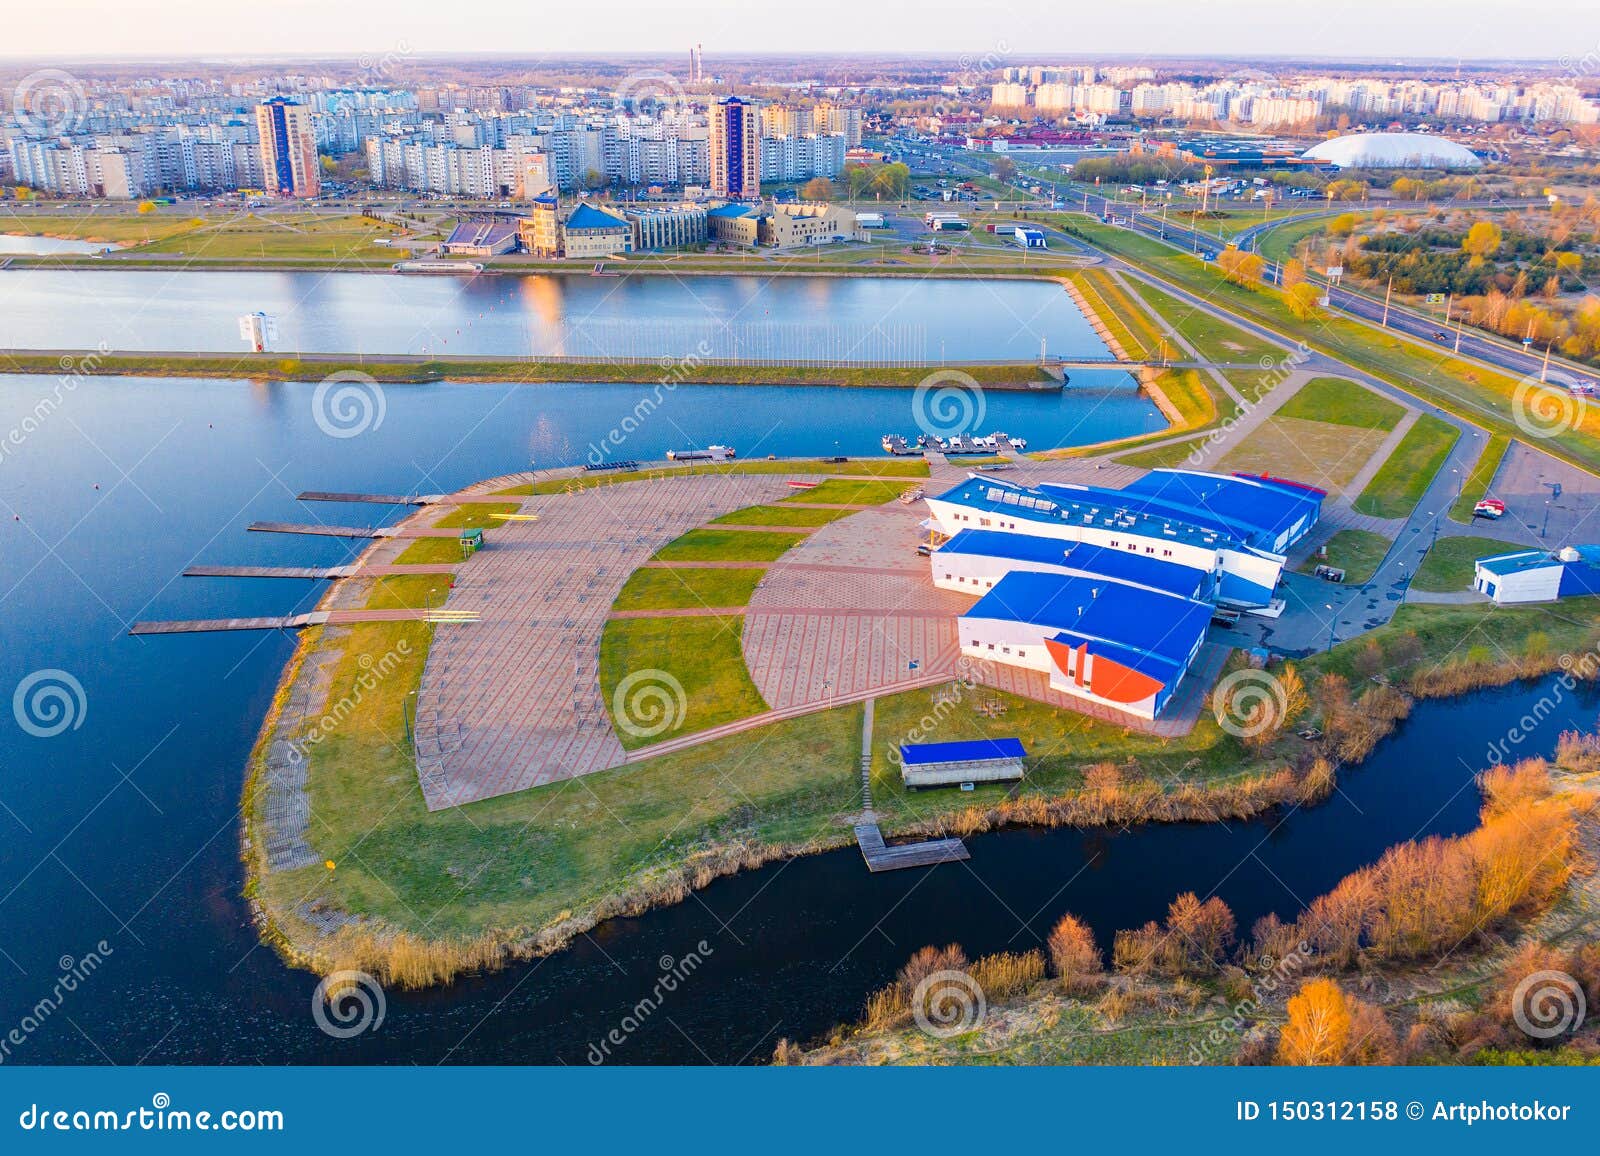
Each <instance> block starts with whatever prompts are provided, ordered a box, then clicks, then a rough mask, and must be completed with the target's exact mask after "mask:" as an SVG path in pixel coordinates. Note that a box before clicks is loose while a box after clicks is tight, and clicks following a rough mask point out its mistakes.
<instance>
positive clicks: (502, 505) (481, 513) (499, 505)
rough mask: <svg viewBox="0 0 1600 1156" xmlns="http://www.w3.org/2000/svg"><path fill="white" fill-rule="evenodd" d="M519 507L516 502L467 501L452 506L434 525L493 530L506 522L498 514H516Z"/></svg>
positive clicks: (455, 528) (450, 527) (453, 528)
mask: <svg viewBox="0 0 1600 1156" xmlns="http://www.w3.org/2000/svg"><path fill="white" fill-rule="evenodd" d="M518 509H520V506H519V504H518V503H516V502H466V503H463V504H462V505H459V506H451V507H450V508H449V510H450V512H449V513H447V514H445V516H444V517H442V518H440V519H439V520H438V521H437V522H435V523H434V525H435V526H438V527H439V528H441V529H447V530H491V529H493V528H494V527H496V526H504V525H505V524H506V522H505V519H504V518H497V517H495V515H496V514H515V513H516V512H517V510H518ZM457 549H458V550H459V549H460V548H459V547H457Z"/></svg>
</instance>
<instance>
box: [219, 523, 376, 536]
mask: <svg viewBox="0 0 1600 1156" xmlns="http://www.w3.org/2000/svg"><path fill="white" fill-rule="evenodd" d="M245 529H247V530H253V531H254V532H255V533H258V534H310V535H313V536H315V537H320V538H386V537H389V536H390V535H388V534H385V533H384V532H383V528H382V527H380V526H327V525H323V524H322V523H320V522H313V523H303V522H251V523H250V525H248V526H246V527H245Z"/></svg>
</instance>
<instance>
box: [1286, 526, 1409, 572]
mask: <svg viewBox="0 0 1600 1156" xmlns="http://www.w3.org/2000/svg"><path fill="white" fill-rule="evenodd" d="M1389 546H1390V542H1389V539H1388V538H1385V537H1384V536H1383V535H1382V534H1374V533H1373V532H1372V531H1370V530H1340V531H1338V532H1337V533H1335V534H1334V535H1333V537H1331V538H1329V539H1328V542H1327V547H1328V554H1327V557H1325V558H1323V557H1318V556H1317V555H1316V554H1313V555H1312V556H1311V557H1309V558H1307V559H1306V560H1305V561H1304V562H1302V563H1301V564H1300V573H1302V574H1310V573H1312V572H1313V571H1315V570H1316V568H1317V567H1318V566H1319V565H1328V566H1336V567H1338V568H1339V569H1340V570H1343V571H1344V580H1345V581H1346V582H1349V583H1356V584H1359V583H1362V582H1365V581H1366V580H1367V579H1369V578H1371V577H1372V574H1373V571H1375V570H1376V569H1377V568H1378V563H1379V562H1382V561H1383V556H1384V555H1385V554H1387V553H1388V552H1389Z"/></svg>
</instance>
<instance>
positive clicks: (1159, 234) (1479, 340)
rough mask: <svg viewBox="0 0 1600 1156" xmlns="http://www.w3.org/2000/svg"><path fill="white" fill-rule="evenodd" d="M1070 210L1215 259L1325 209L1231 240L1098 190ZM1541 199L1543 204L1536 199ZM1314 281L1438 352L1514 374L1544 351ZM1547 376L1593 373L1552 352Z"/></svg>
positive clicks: (1535, 373) (1331, 296) (1529, 368)
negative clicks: (1087, 214)
mask: <svg viewBox="0 0 1600 1156" xmlns="http://www.w3.org/2000/svg"><path fill="white" fill-rule="evenodd" d="M1069 203H1070V204H1071V205H1072V206H1073V208H1074V209H1077V208H1079V207H1083V208H1085V209H1086V211H1088V212H1089V213H1091V214H1093V215H1095V216H1097V217H1100V218H1101V219H1102V220H1106V221H1109V222H1112V223H1115V224H1118V225H1121V226H1122V227H1123V228H1129V229H1133V230H1134V231H1136V232H1139V233H1142V234H1144V235H1146V236H1149V237H1153V238H1155V239H1157V240H1162V241H1165V242H1167V243H1168V244H1169V245H1171V246H1172V247H1173V248H1175V249H1179V250H1182V251H1186V252H1190V253H1196V254H1199V255H1202V256H1204V257H1205V258H1207V259H1208V260H1215V259H1216V256H1217V254H1218V253H1220V252H1221V251H1222V250H1223V249H1225V248H1228V247H1229V246H1230V245H1231V246H1233V247H1236V248H1239V249H1250V248H1251V247H1252V246H1253V245H1254V244H1255V243H1256V241H1257V239H1258V238H1259V236H1260V235H1261V233H1263V232H1264V231H1266V230H1267V229H1270V228H1275V227H1277V226H1278V225H1282V224H1286V223H1288V222H1289V221H1292V220H1302V219H1304V218H1305V217H1310V216H1319V215H1323V214H1324V213H1326V212H1327V210H1318V211H1317V212H1315V213H1312V212H1307V213H1305V214H1303V215H1301V216H1296V217H1287V218H1279V219H1278V220H1275V221H1268V222H1264V223H1263V224H1260V225H1255V226H1252V227H1251V228H1249V229H1246V230H1244V231H1243V232H1241V233H1240V234H1239V235H1238V236H1237V237H1236V238H1234V239H1233V240H1232V241H1224V240H1222V239H1221V238H1219V237H1215V236H1212V235H1211V234H1210V233H1206V232H1201V231H1198V230H1194V229H1189V228H1185V227H1183V226H1182V225H1178V224H1175V223H1174V222H1172V221H1167V222H1165V223H1163V222H1162V220H1161V217H1160V215H1159V214H1157V213H1152V212H1149V211H1148V210H1142V209H1139V208H1137V207H1136V206H1133V205H1130V204H1127V203H1124V202H1120V201H1115V200H1112V199H1111V198H1109V197H1105V196H1102V195H1100V194H1098V193H1092V192H1079V193H1077V194H1076V195H1075V196H1074V197H1073V199H1072V201H1071V202H1069ZM1521 203H1523V202H1511V201H1495V202H1462V203H1461V207H1465V208H1471V207H1489V206H1490V205H1493V206H1494V207H1497V208H1509V207H1513V206H1514V205H1515V204H1521ZM1538 203H1541V204H1542V203H1543V202H1538ZM1262 277H1263V279H1264V280H1265V281H1266V282H1267V283H1268V284H1272V285H1277V284H1280V283H1281V281H1282V277H1283V269H1282V266H1280V265H1279V264H1278V263H1277V262H1275V261H1265V262H1264V266H1263V269H1262ZM1316 282H1317V284H1318V285H1319V287H1321V288H1322V289H1323V290H1324V292H1325V294H1326V296H1327V299H1328V305H1329V307H1330V308H1333V309H1337V310H1340V311H1341V312H1344V313H1348V314H1350V315H1351V316H1353V317H1358V318H1360V319H1361V320H1363V321H1367V322H1370V323H1372V324H1375V325H1379V326H1381V327H1384V328H1387V329H1389V330H1392V331H1394V332H1396V333H1402V334H1405V335H1406V336H1409V337H1413V338H1415V339H1417V340H1419V341H1423V342H1426V343H1428V344H1430V345H1435V346H1437V347H1439V348H1440V350H1441V351H1442V352H1451V353H1459V354H1461V355H1462V356H1465V357H1471V358H1475V359H1477V360H1479V361H1482V362H1485V363H1486V364H1488V365H1492V366H1494V367H1495V368H1496V369H1501V370H1504V371H1505V372H1507V373H1509V374H1511V375H1512V376H1514V377H1529V376H1531V377H1533V378H1535V379H1537V378H1538V377H1539V374H1540V371H1541V369H1542V368H1543V367H1544V360H1545V359H1544V350H1543V349H1542V348H1539V347H1536V346H1535V347H1530V348H1526V349H1525V348H1524V347H1523V346H1521V345H1519V344H1517V343H1515V342H1511V341H1507V340H1505V339H1503V338H1499V337H1494V336H1492V335H1490V334H1487V333H1484V332H1482V331H1480V330H1476V329H1471V328H1468V327H1466V326H1464V325H1462V324H1461V323H1460V321H1459V320H1457V321H1456V322H1455V323H1454V324H1448V325H1447V324H1446V322H1445V320H1444V317H1443V316H1442V312H1441V314H1440V315H1430V314H1427V313H1424V312H1421V311H1419V310H1416V309H1413V308H1411V307H1409V306H1402V305H1399V304H1397V303H1394V302H1391V303H1390V304H1389V305H1388V306H1387V307H1385V305H1384V302H1383V299H1382V298H1381V297H1372V296H1369V295H1367V294H1365V293H1360V292H1357V291H1355V290H1353V289H1347V288H1344V287H1343V286H1341V285H1338V284H1330V283H1329V282H1328V281H1327V279H1326V278H1323V277H1318V278H1317V279H1316ZM1548 377H1549V380H1550V381H1551V382H1555V383H1570V382H1577V381H1593V380H1594V379H1595V377H1596V373H1595V371H1594V370H1593V369H1590V368H1588V367H1586V366H1582V365H1578V364H1576V363H1575V362H1570V361H1568V360H1566V359H1565V358H1562V357H1558V356H1554V355H1552V356H1551V358H1550V363H1549V373H1548Z"/></svg>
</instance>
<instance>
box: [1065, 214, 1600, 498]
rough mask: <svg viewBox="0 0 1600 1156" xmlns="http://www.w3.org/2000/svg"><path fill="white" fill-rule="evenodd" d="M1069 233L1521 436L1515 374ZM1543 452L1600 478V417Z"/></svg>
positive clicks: (1110, 236) (1100, 228) (1138, 243)
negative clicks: (1515, 413)
mask: <svg viewBox="0 0 1600 1156" xmlns="http://www.w3.org/2000/svg"><path fill="white" fill-rule="evenodd" d="M1068 227H1069V228H1070V229H1071V230H1072V231H1073V232H1074V233H1076V234H1078V235H1079V236H1080V237H1082V238H1083V239H1085V240H1087V241H1088V242H1089V243H1091V244H1093V245H1096V246H1099V247H1100V248H1102V249H1105V250H1107V251H1109V252H1112V253H1115V254H1117V255H1118V256H1121V257H1123V258H1124V259H1126V260H1128V261H1130V262H1131V263H1133V264H1135V265H1137V266H1139V267H1141V268H1143V269H1146V270H1148V271H1149V272H1150V273H1152V274H1154V275H1155V276H1157V277H1160V278H1162V279H1164V280H1166V281H1169V282H1171V283H1172V284H1174V285H1177V286H1180V287H1181V288H1183V289H1186V290H1188V291H1189V292H1191V293H1194V294H1196V295H1197V296H1200V297H1202V298H1204V299H1205V300H1208V301H1210V302H1212V303H1213V304H1215V305H1217V306H1219V307H1222V308H1225V309H1227V310H1229V311H1231V312H1233V313H1235V314H1237V315H1239V316H1240V317H1243V318H1247V319H1249V320H1251V321H1255V322H1257V323H1258V324H1261V325H1264V326H1266V327H1268V328H1271V329H1272V330H1274V331H1275V332H1277V333H1281V334H1283V335H1285V336H1287V337H1290V338H1292V339H1295V340H1301V341H1304V342H1305V343H1306V345H1307V346H1308V347H1309V348H1311V349H1315V350H1318V351H1320V352H1323V353H1326V354H1328V355H1330V356H1333V357H1339V358H1344V359H1347V360H1349V361H1351V362H1352V363H1353V364H1355V365H1359V366H1360V367H1361V368H1362V369H1364V370H1366V371H1367V372H1369V373H1371V374H1373V375H1374V376H1376V377H1379V378H1381V379H1382V380H1384V381H1387V382H1388V383H1389V384H1391V385H1394V386H1396V387H1398V388H1400V389H1403V390H1405V391H1406V392H1408V393H1411V394H1414V395H1416V396H1417V397H1420V398H1423V399H1425V400H1427V401H1430V402H1432V403H1434V404H1435V405H1438V406H1439V407H1440V408H1441V409H1445V410H1447V411H1449V412H1451V413H1453V414H1455V415H1457V416H1458V417H1461V418H1464V419H1466V420H1468V421H1471V422H1474V423H1476V424H1478V425H1481V426H1483V427H1484V428H1486V429H1488V430H1489V431H1490V432H1491V433H1502V434H1505V435H1507V436H1510V437H1515V436H1516V434H1517V429H1516V426H1515V424H1514V422H1513V420H1512V395H1513V393H1514V391H1515V389H1516V386H1517V380H1518V379H1517V378H1515V377H1512V376H1510V375H1509V374H1506V373H1503V372H1501V371H1499V370H1495V369H1492V368H1490V367H1489V366H1487V365H1484V364H1481V363H1479V362H1475V361H1471V360H1468V359H1465V358H1461V357H1456V356H1453V355H1450V354H1448V353H1445V352H1444V351H1442V350H1440V349H1439V348H1437V347H1434V346H1431V345H1429V344H1428V343H1425V342H1416V341H1412V340H1411V339H1409V338H1404V337H1400V336H1397V335H1395V334H1393V333H1392V332H1386V331H1383V330H1380V329H1376V328H1374V327H1372V326H1370V325H1368V324H1366V323H1365V322H1361V321H1356V320H1353V319H1351V318H1349V317H1346V316H1343V315H1341V314H1337V313H1334V314H1326V315H1323V316H1321V317H1317V318H1313V319H1310V320H1301V319H1299V318H1296V317H1295V316H1294V315H1293V314H1292V313H1291V312H1290V311H1289V308H1288V306H1287V305H1286V304H1285V303H1284V301H1283V298H1282V295H1281V294H1279V293H1278V292H1276V291H1275V290H1272V289H1266V288H1259V287H1247V286H1244V285H1238V284H1235V283H1233V282H1230V281H1228V280H1227V279H1226V278H1225V277H1223V276H1222V275H1221V274H1220V273H1219V272H1217V270H1216V268H1215V267H1214V266H1213V265H1210V264H1207V263H1205V262H1202V261H1200V260H1198V259H1196V258H1194V257H1192V256H1189V255H1188V254H1184V253H1179V252H1176V251H1174V250H1173V249H1171V248H1170V247H1168V246H1167V245H1164V244H1162V243H1161V242H1159V241H1157V240H1155V239H1154V238H1150V237H1145V236H1142V235H1138V234H1135V233H1132V232H1131V231H1129V230H1127V229H1116V228H1112V227H1110V226H1107V225H1104V224H1101V223H1100V222H1098V221H1095V220H1093V219H1090V218H1084V217H1073V218H1071V219H1070V224H1069V226H1068ZM1286 227H1288V226H1286ZM1544 448H1546V449H1548V450H1549V451H1550V452H1552V453H1554V454H1556V455H1557V456H1558V457H1563V458H1565V459H1566V460H1568V461H1570V462H1572V463H1573V464H1575V465H1578V466H1581V467H1582V468H1584V469H1587V470H1590V471H1591V472H1595V471H1600V409H1596V408H1595V407H1590V409H1589V410H1587V411H1584V414H1583V416H1582V419H1581V421H1580V422H1579V423H1578V425H1577V426H1575V427H1574V428H1572V429H1568V430H1564V431H1562V432H1561V433H1560V434H1558V435H1556V436H1554V437H1552V438H1549V439H1547V440H1546V441H1545V442H1544Z"/></svg>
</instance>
